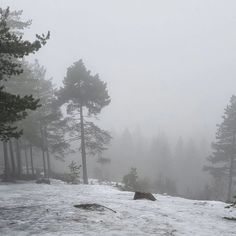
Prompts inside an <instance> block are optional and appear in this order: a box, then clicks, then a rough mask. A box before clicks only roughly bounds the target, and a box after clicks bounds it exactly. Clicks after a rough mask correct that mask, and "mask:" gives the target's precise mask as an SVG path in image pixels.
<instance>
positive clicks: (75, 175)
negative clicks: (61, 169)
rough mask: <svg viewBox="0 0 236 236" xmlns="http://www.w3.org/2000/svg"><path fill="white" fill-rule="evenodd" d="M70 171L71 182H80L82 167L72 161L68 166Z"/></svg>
mask: <svg viewBox="0 0 236 236" xmlns="http://www.w3.org/2000/svg"><path fill="white" fill-rule="evenodd" d="M68 167H69V169H70V182H72V183H74V182H75V180H76V179H77V180H79V177H80V168H81V165H77V164H76V162H74V161H72V162H71V163H70V165H69V166H68Z"/></svg>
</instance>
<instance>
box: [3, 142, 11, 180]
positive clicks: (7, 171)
mask: <svg viewBox="0 0 236 236" xmlns="http://www.w3.org/2000/svg"><path fill="white" fill-rule="evenodd" d="M3 153H4V179H5V180H6V181H7V180H9V178H10V165H9V159H8V151H7V142H5V141H3Z"/></svg>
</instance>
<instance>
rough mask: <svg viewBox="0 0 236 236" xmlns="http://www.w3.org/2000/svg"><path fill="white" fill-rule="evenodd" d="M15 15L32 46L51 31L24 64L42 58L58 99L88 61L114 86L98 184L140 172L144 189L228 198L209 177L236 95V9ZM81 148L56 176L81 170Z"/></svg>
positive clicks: (72, 9) (107, 7)
mask: <svg viewBox="0 0 236 236" xmlns="http://www.w3.org/2000/svg"><path fill="white" fill-rule="evenodd" d="M7 6H10V10H21V9H22V10H23V19H25V20H28V19H32V25H31V26H30V27H29V28H28V29H25V30H24V36H23V38H27V39H29V40H31V39H32V40H33V38H34V37H35V34H37V33H41V32H46V31H47V30H49V31H50V40H48V42H47V44H46V45H45V46H44V47H42V49H40V51H39V52H37V53H36V54H32V55H30V56H28V57H26V58H25V59H26V60H27V61H29V62H30V63H34V60H35V59H37V60H38V62H39V63H40V65H42V66H43V67H44V68H45V70H46V71H45V73H46V74H45V77H46V78H48V79H49V78H51V81H52V84H53V85H54V86H55V87H56V88H57V89H58V90H59V89H60V88H61V87H62V86H63V83H62V81H63V79H64V78H66V77H67V68H69V67H70V66H71V65H72V64H73V63H74V62H75V61H78V60H80V59H81V58H82V59H83V62H84V64H85V65H86V68H87V69H88V70H89V71H91V74H92V75H96V74H97V73H98V74H99V78H100V79H101V80H102V81H104V82H105V83H106V85H107V89H108V92H109V96H110V98H111V103H110V104H109V106H106V107H104V109H103V111H102V112H101V114H100V115H99V117H96V118H95V119H93V121H94V122H95V123H96V124H97V125H98V126H99V127H101V128H102V129H104V130H108V131H109V132H110V134H111V136H112V139H111V141H110V144H109V145H108V146H107V147H106V148H107V150H105V151H104V152H102V153H100V154H96V155H89V154H88V158H87V162H88V175H89V177H93V178H98V179H102V180H110V181H119V182H121V181H123V177H124V176H125V175H126V174H128V173H129V171H130V169H131V168H137V174H138V176H139V179H140V182H142V183H141V184H140V185H141V186H142V187H141V188H143V186H146V189H144V190H147V191H156V192H162V193H165V192H167V193H168V194H172V195H180V196H185V197H189V198H194V199H205V198H214V199H223V198H224V194H223V193H222V194H221V195H219V196H215V195H214V194H210V193H209V192H208V186H209V185H212V181H213V180H212V177H211V176H210V175H209V173H207V172H206V171H203V168H204V166H205V165H207V163H208V162H207V157H208V156H209V155H210V154H211V152H212V149H211V143H212V142H214V141H215V133H216V130H217V126H216V125H217V124H219V123H221V122H222V115H223V112H224V108H225V107H226V105H227V104H228V102H229V101H230V97H231V96H232V95H233V94H235V88H236V80H235V78H236V69H235V68H236V67H235V61H236V53H235V51H236V43H235V42H236V30H235V29H236V14H235V9H236V2H235V1H232V0H230V1H227V2H223V1H219V0H216V1H214V2H213V1H203V0H200V1H192V0H182V1H171V0H170V1H155V0H149V1H141V0H138V1H137V0H130V1H124V0H120V1H109V0H100V1H92V0H88V1H78V0H71V1H67V2H66V1H64V0H50V1H46V0H41V1H27V0H21V1H17V0H15V1H14V0H2V1H1V7H2V8H6V7H7ZM15 93H16V94H17V92H15ZM63 109H64V110H63ZM62 113H63V114H64V115H65V113H66V111H65V108H62ZM78 143H79V141H78V140H73V142H72V143H71V146H72V149H75V151H74V152H68V153H67V154H66V156H65V158H64V160H63V161H60V160H58V158H57V159H53V160H52V169H53V171H55V172H67V171H68V170H69V169H68V165H69V164H70V163H71V161H72V160H74V161H76V162H77V163H79V164H82V163H81V155H80V153H79V149H78ZM37 155H40V154H39V153H38V154H37ZM101 156H102V157H104V158H107V159H109V161H108V162H104V163H101V162H99V161H98V160H99V158H101ZM36 159H37V161H36V162H38V163H39V165H40V163H41V161H38V158H36ZM210 195H211V196H210ZM213 195H214V196H213Z"/></svg>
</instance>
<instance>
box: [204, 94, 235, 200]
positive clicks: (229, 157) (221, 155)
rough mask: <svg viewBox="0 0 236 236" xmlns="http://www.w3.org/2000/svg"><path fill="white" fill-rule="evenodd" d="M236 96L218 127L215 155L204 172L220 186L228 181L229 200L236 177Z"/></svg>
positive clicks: (210, 157)
mask: <svg viewBox="0 0 236 236" xmlns="http://www.w3.org/2000/svg"><path fill="white" fill-rule="evenodd" d="M235 135H236V96H234V95H233V96H232V97H231V99H230V104H229V105H227V107H226V109H225V112H224V115H223V122H222V123H221V124H220V125H218V130H217V132H216V141H215V142H214V143H212V149H213V153H212V155H211V156H209V158H208V161H209V162H210V163H211V165H209V166H205V167H204V170H206V171H209V172H210V174H211V175H212V176H213V177H214V179H215V181H217V182H218V184H219V183H220V182H221V181H222V179H224V178H227V179H228V190H227V200H228V201H230V199H231V190H232V184H233V178H234V177H235V176H236V148H235V144H236V143H235V138H236V137H235Z"/></svg>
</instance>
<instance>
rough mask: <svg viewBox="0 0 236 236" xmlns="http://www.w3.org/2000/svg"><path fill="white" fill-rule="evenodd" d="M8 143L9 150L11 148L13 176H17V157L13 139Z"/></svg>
mask: <svg viewBox="0 0 236 236" xmlns="http://www.w3.org/2000/svg"><path fill="white" fill-rule="evenodd" d="M8 144H9V150H10V156H11V166H12V174H13V176H16V164H15V157H14V152H13V147H12V142H11V139H10V140H9V143H8Z"/></svg>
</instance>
